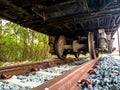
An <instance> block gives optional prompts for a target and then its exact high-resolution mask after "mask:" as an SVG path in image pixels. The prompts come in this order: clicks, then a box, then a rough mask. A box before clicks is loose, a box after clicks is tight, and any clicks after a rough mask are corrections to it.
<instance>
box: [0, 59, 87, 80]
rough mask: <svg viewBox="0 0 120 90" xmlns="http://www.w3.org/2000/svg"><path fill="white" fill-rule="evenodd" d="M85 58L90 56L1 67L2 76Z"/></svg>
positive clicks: (5, 76) (3, 77)
mask: <svg viewBox="0 0 120 90" xmlns="http://www.w3.org/2000/svg"><path fill="white" fill-rule="evenodd" d="M85 58H88V57H83V58H78V59H75V58H74V59H65V60H60V59H58V60H57V59H55V60H50V61H44V62H37V63H29V64H21V65H15V66H4V67H0V78H2V79H8V78H10V77H12V76H13V75H18V74H24V73H28V72H31V71H38V70H39V69H40V68H42V69H45V68H49V67H54V66H57V65H63V64H66V63H71V62H73V61H77V60H82V59H85Z"/></svg>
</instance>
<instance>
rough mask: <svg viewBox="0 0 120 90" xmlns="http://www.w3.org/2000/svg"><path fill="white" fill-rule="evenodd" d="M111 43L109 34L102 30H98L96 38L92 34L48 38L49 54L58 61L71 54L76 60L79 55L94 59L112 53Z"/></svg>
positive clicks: (111, 39) (112, 39)
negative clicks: (57, 58) (101, 54)
mask: <svg viewBox="0 0 120 90" xmlns="http://www.w3.org/2000/svg"><path fill="white" fill-rule="evenodd" d="M113 41H114V38H112V37H111V33H105V30H104V29H99V30H98V33H97V36H95V35H94V32H88V36H86V37H85V36H77V37H73V38H70V37H69V38H67V37H66V36H64V35H59V36H49V46H50V53H51V54H55V55H57V56H58V57H59V58H60V59H64V58H66V56H67V54H73V55H74V56H75V57H76V58H78V57H79V55H80V54H86V53H89V54H90V57H91V58H92V59H95V58H96V57H98V54H99V53H111V52H113V51H114V50H115V48H114V47H113Z"/></svg>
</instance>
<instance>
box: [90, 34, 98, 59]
mask: <svg viewBox="0 0 120 90" xmlns="http://www.w3.org/2000/svg"><path fill="white" fill-rule="evenodd" d="M94 44H95V41H94V33H93V32H89V33H88V49H89V53H90V57H91V59H95V58H96V57H97V53H96V50H95V46H94Z"/></svg>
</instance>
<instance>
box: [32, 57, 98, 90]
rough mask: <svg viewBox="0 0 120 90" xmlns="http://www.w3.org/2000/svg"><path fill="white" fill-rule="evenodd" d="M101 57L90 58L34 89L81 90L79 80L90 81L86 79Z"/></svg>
mask: <svg viewBox="0 0 120 90" xmlns="http://www.w3.org/2000/svg"><path fill="white" fill-rule="evenodd" d="M99 59H100V58H97V59H93V60H90V61H89V62H87V63H84V64H82V65H80V66H79V67H77V68H75V69H73V70H71V71H69V72H67V73H64V74H63V75H61V76H59V77H57V78H54V79H52V80H50V81H48V82H46V83H44V84H42V85H40V86H38V87H36V88H33V90H81V87H78V86H77V82H78V81H89V80H86V78H87V77H88V76H89V72H90V70H92V68H93V67H94V66H95V65H96V64H97V62H98V60H99ZM89 82H90V81H89Z"/></svg>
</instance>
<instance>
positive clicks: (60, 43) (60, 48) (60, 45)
mask: <svg viewBox="0 0 120 90" xmlns="http://www.w3.org/2000/svg"><path fill="white" fill-rule="evenodd" d="M64 45H66V38H65V37H64V36H63V35H61V36H59V37H58V39H57V40H56V43H55V50H56V54H57V56H58V57H59V58H60V59H65V58H66V55H67V53H66V50H65V49H64Z"/></svg>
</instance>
